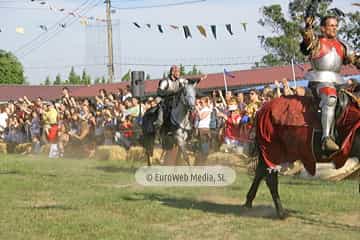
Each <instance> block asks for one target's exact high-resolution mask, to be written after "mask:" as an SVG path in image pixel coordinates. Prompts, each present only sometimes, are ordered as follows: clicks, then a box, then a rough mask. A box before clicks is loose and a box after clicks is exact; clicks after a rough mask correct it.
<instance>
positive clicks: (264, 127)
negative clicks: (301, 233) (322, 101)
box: [245, 91, 360, 218]
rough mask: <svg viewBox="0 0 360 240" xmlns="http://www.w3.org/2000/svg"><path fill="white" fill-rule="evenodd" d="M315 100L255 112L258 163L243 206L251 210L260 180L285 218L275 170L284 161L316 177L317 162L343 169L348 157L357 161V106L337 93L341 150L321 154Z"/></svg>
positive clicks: (277, 102)
mask: <svg viewBox="0 0 360 240" xmlns="http://www.w3.org/2000/svg"><path fill="white" fill-rule="evenodd" d="M313 101H315V100H314V98H312V97H299V96H289V97H280V98H276V99H274V100H272V101H270V102H269V103H267V104H266V105H264V106H263V107H262V108H261V109H260V110H259V112H258V113H257V126H256V143H257V147H258V150H259V163H258V165H257V168H256V171H255V177H254V180H253V183H252V185H251V188H250V190H249V192H248V194H247V199H246V203H245V207H249V208H250V207H251V206H252V202H253V200H254V198H255V195H256V192H257V189H258V187H259V184H260V182H261V180H262V179H263V178H265V180H266V184H267V186H268V187H269V189H270V192H271V195H272V198H273V201H274V204H275V207H276V211H277V214H278V217H279V218H284V217H285V212H284V209H283V207H282V205H281V201H280V197H279V193H278V171H279V170H280V168H281V165H282V164H284V163H286V162H293V161H295V160H301V161H302V163H303V164H304V167H305V169H306V170H307V171H308V172H309V173H310V174H312V175H314V174H315V170H316V166H315V165H316V162H333V164H334V165H335V168H340V167H342V166H343V165H344V164H345V162H346V160H347V159H348V158H350V157H356V158H358V159H360V130H358V129H359V127H360V107H359V102H356V101H354V100H353V99H351V98H350V97H349V96H348V94H346V93H345V91H340V95H339V103H338V107H337V119H336V126H335V129H336V130H337V131H336V134H337V140H338V142H337V144H338V145H339V146H341V148H340V150H339V151H337V152H335V153H332V154H329V153H326V152H322V151H321V123H320V117H319V116H318V115H319V113H318V109H316V108H314V107H313V106H318V104H314V102H313Z"/></svg>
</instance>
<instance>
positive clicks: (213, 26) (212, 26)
mask: <svg viewBox="0 0 360 240" xmlns="http://www.w3.org/2000/svg"><path fill="white" fill-rule="evenodd" d="M210 27H211V32H212V34H213V35H214V38H215V39H216V25H211V26H210Z"/></svg>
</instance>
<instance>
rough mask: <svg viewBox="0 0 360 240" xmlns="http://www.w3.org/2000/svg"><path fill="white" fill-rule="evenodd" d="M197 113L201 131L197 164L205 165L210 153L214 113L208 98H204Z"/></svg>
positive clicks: (197, 108)
mask: <svg viewBox="0 0 360 240" xmlns="http://www.w3.org/2000/svg"><path fill="white" fill-rule="evenodd" d="M196 111H197V115H198V119H199V122H198V126H197V127H198V129H199V137H200V152H199V155H198V159H197V160H198V162H197V164H198V165H203V164H204V163H205V160H206V157H207V155H208V154H209V151H210V149H209V148H210V145H209V144H210V138H211V134H210V120H211V112H212V110H211V109H210V99H209V98H208V97H203V98H202V99H201V105H199V106H197V107H196Z"/></svg>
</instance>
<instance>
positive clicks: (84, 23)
mask: <svg viewBox="0 0 360 240" xmlns="http://www.w3.org/2000/svg"><path fill="white" fill-rule="evenodd" d="M80 24H81V25H83V26H87V25H88V21H87V20H86V19H80Z"/></svg>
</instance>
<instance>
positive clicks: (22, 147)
mask: <svg viewBox="0 0 360 240" xmlns="http://www.w3.org/2000/svg"><path fill="white" fill-rule="evenodd" d="M31 148H32V144H31V143H21V144H17V145H16V147H15V153H18V154H21V153H24V152H31Z"/></svg>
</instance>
